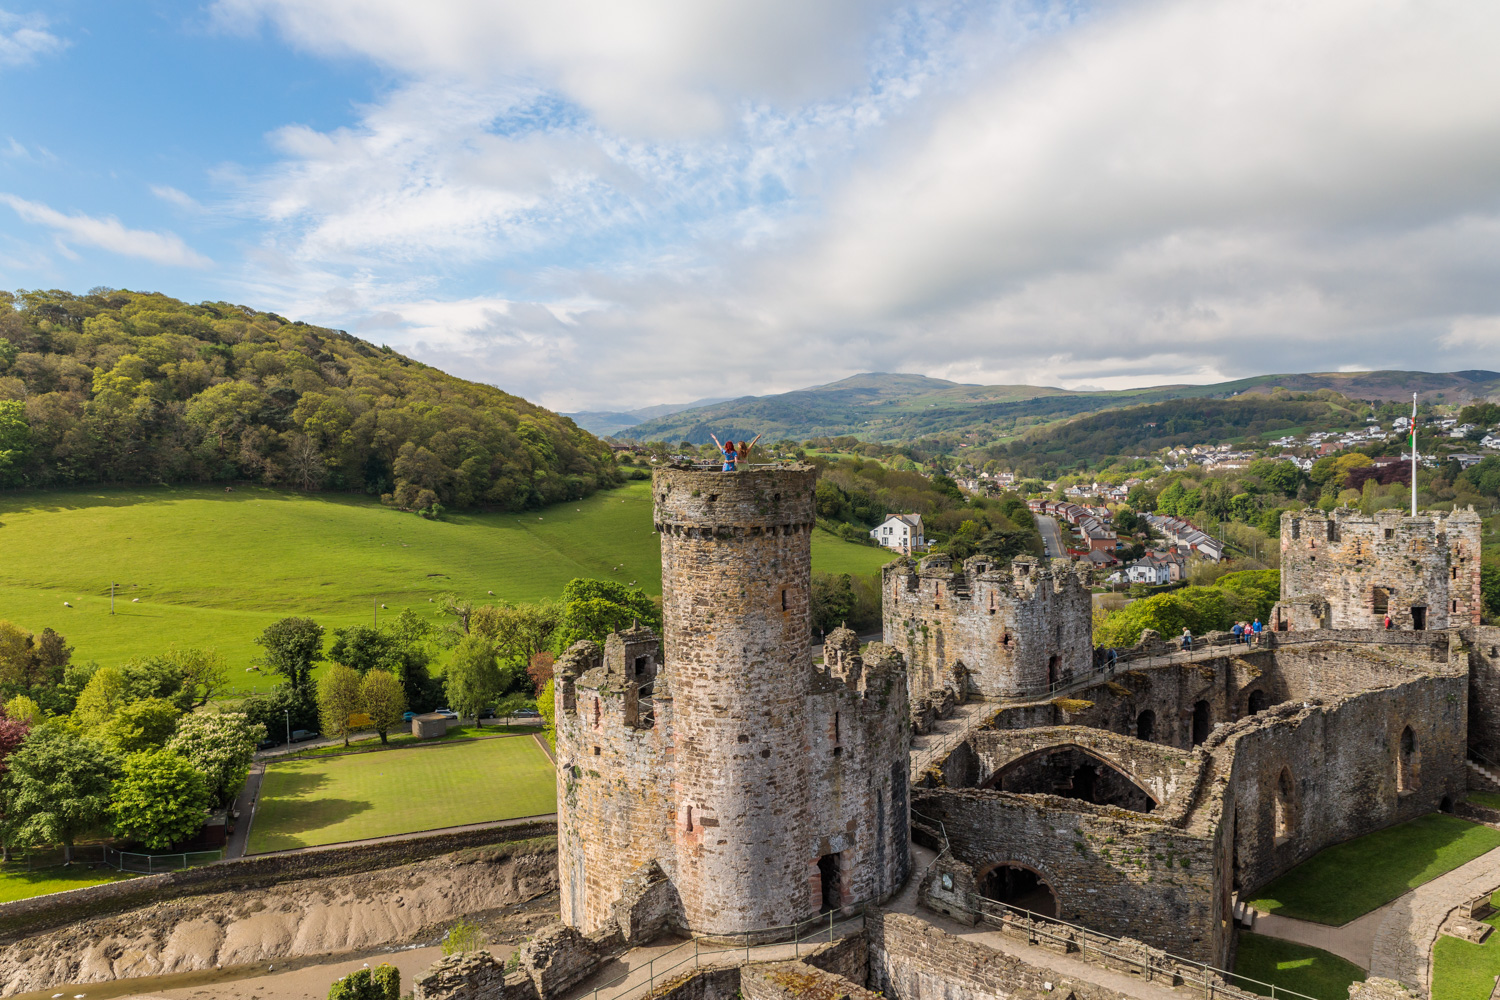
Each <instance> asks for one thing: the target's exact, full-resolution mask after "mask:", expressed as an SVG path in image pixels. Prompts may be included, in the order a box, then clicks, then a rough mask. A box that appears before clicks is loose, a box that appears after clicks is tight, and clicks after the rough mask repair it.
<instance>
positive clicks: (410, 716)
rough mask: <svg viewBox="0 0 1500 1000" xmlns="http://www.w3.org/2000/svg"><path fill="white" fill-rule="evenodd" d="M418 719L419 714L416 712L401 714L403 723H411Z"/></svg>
mask: <svg viewBox="0 0 1500 1000" xmlns="http://www.w3.org/2000/svg"><path fill="white" fill-rule="evenodd" d="M416 717H417V713H416V712H402V713H401V721H402V722H410V721H411V720H412V719H415V718H416Z"/></svg>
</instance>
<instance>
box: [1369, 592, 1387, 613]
mask: <svg viewBox="0 0 1500 1000" xmlns="http://www.w3.org/2000/svg"><path fill="white" fill-rule="evenodd" d="M1370 608H1371V610H1373V611H1374V612H1375V613H1376V614H1377V615H1383V614H1385V613H1386V612H1388V611H1390V609H1391V592H1390V591H1389V590H1387V589H1386V588H1385V587H1376V588H1375V589H1374V591H1372V592H1371V597H1370Z"/></svg>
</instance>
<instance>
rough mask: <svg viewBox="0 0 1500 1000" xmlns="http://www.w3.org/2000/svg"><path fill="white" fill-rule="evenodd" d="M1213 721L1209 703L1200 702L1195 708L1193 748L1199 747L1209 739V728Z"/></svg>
mask: <svg viewBox="0 0 1500 1000" xmlns="http://www.w3.org/2000/svg"><path fill="white" fill-rule="evenodd" d="M1212 721H1213V717H1212V715H1211V714H1210V711H1209V707H1208V702H1206V701H1200V702H1198V703H1197V704H1196V705H1194V706H1193V746H1197V745H1198V744H1200V743H1202V742H1203V741H1204V740H1206V739H1208V734H1209V727H1210V725H1211V723H1212Z"/></svg>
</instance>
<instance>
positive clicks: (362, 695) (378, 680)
mask: <svg viewBox="0 0 1500 1000" xmlns="http://www.w3.org/2000/svg"><path fill="white" fill-rule="evenodd" d="M359 704H360V707H361V708H362V709H363V710H364V713H365V714H366V715H368V716H369V717H370V725H372V726H374V727H375V731H376V732H377V733H379V734H380V742H382V743H385V742H386V734H387V733H389V732H390V731H391V730H392V729H395V728H396V727H398V726H400V725H401V719H402V716H403V715H405V714H406V693H405V692H404V691H402V689H401V682H400V681H399V680H397V679H396V676H395V675H394V674H392V673H390V672H389V671H386V670H371V671H370V672H369V673H367V674H365V676H364V678H363V679H362V680H361V681H360V682H359Z"/></svg>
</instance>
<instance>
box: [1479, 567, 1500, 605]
mask: <svg viewBox="0 0 1500 1000" xmlns="http://www.w3.org/2000/svg"><path fill="white" fill-rule="evenodd" d="M1479 593H1480V596H1481V598H1482V599H1483V601H1484V610H1485V611H1488V612H1489V613H1490V615H1491V616H1493V617H1500V566H1495V565H1490V566H1485V567H1482V568H1481V569H1480V571H1479Z"/></svg>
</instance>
